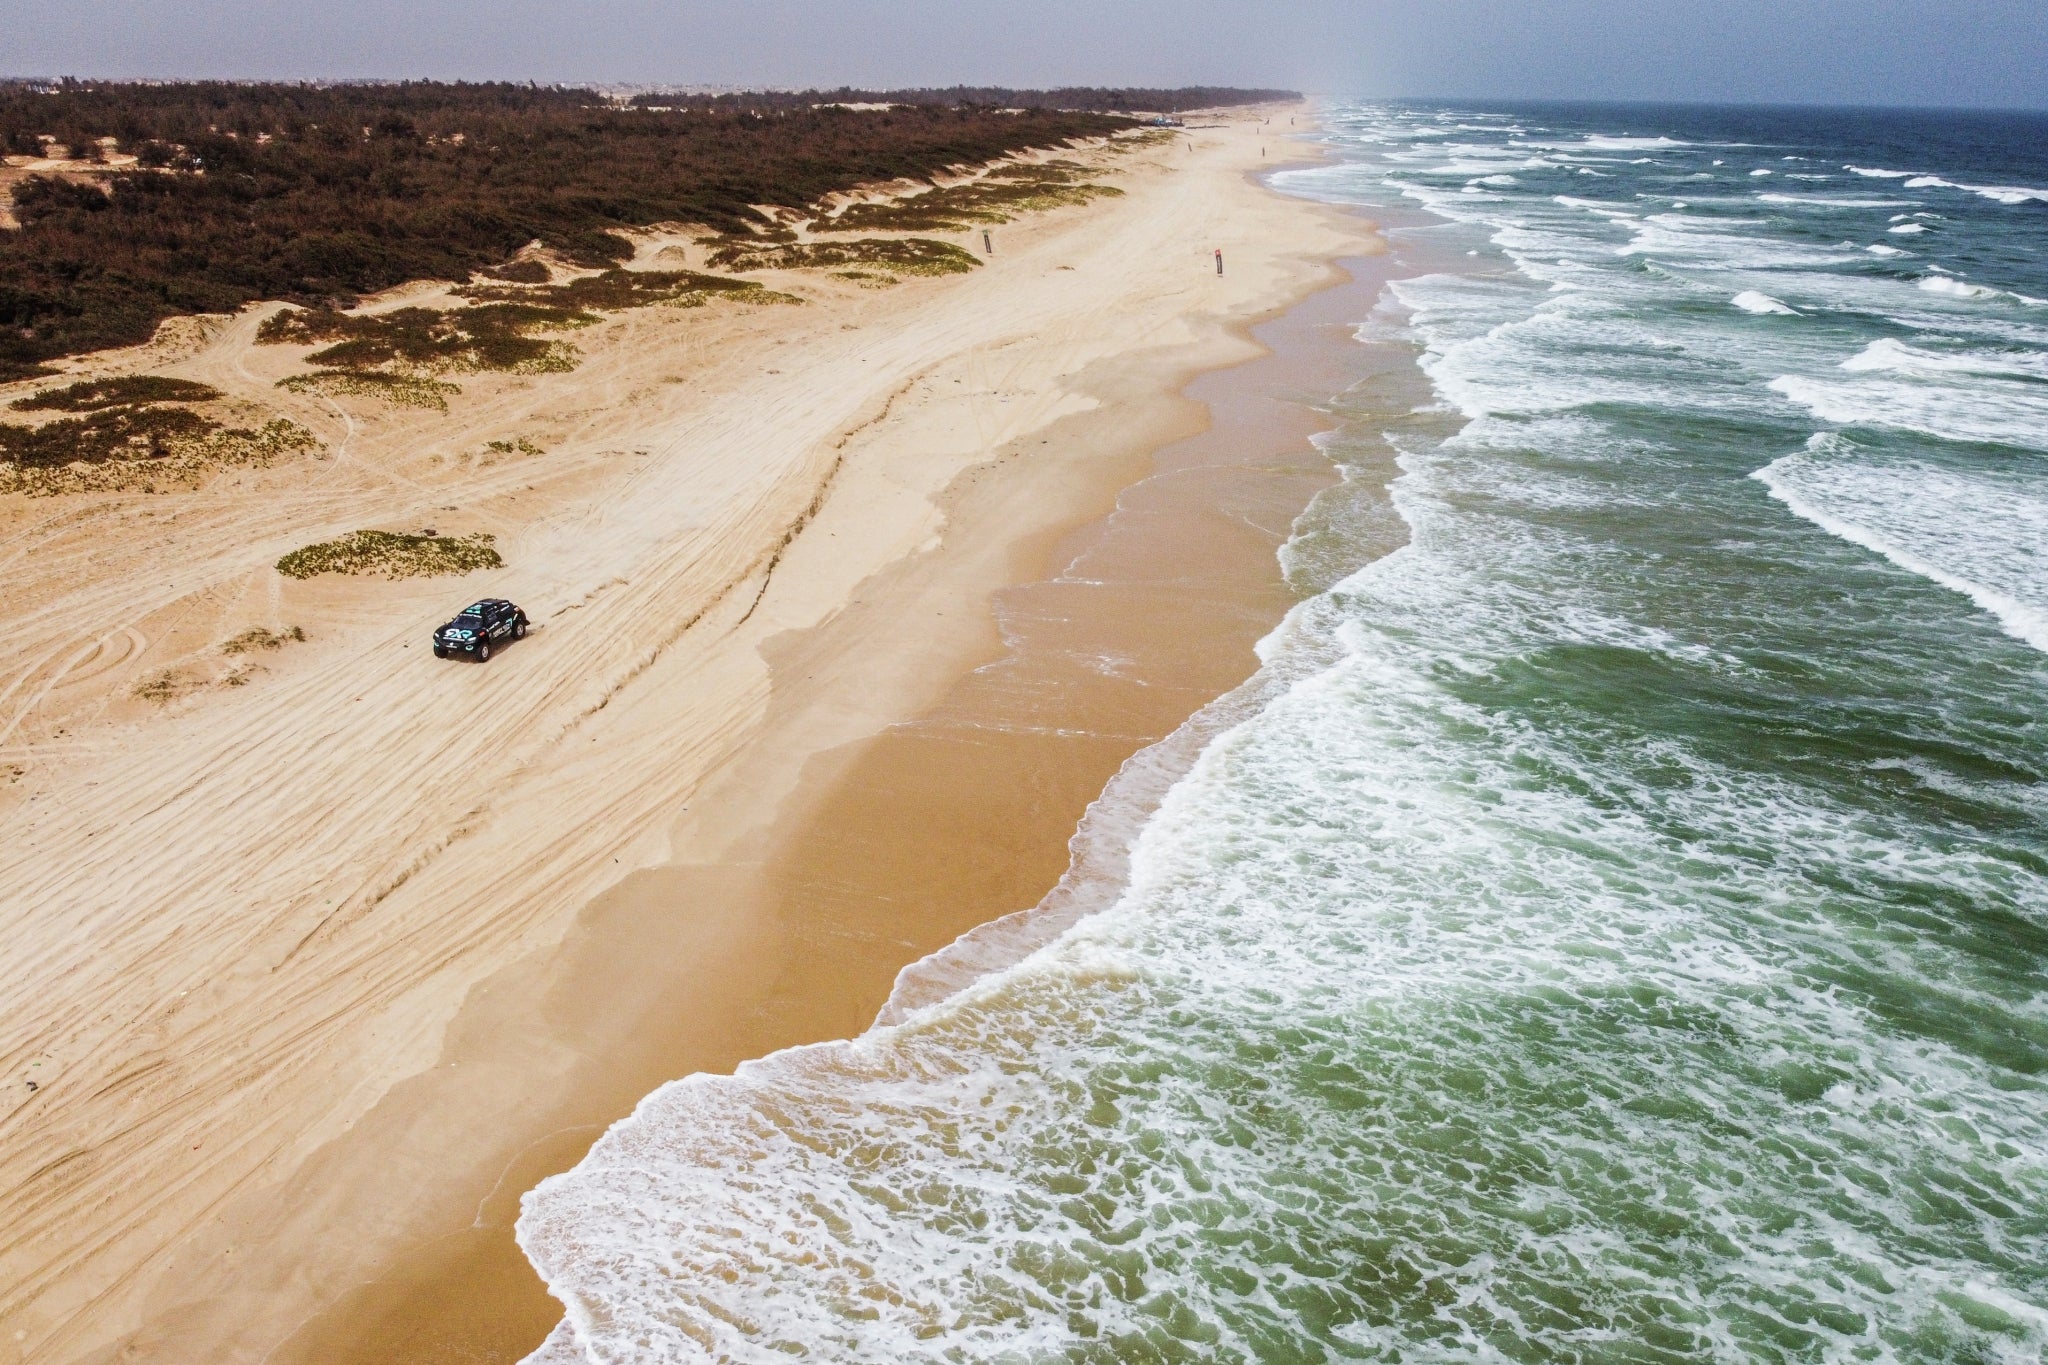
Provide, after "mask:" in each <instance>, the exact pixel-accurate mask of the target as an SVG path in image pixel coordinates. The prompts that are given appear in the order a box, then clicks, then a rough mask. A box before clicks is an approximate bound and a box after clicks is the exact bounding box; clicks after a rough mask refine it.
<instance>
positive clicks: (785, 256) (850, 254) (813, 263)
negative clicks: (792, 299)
mask: <svg viewBox="0 0 2048 1365" xmlns="http://www.w3.org/2000/svg"><path fill="white" fill-rule="evenodd" d="M711 264H713V265H715V266H719V267H721V268H723V269H727V270H802V269H810V268H815V267H829V266H860V265H875V266H882V267H884V268H885V269H888V270H893V271H895V272H896V273H898V274H900V275H964V274H966V273H967V272H968V271H970V270H972V269H974V268H975V267H976V266H978V265H980V264H981V262H980V261H977V260H975V259H974V254H973V253H972V252H969V251H963V250H961V249H960V248H959V247H957V246H954V245H953V244H952V243H951V242H934V241H932V240H930V239H929V238H924V237H863V238H860V239H859V240H857V241H851V242H745V241H738V242H725V243H722V244H721V245H719V246H716V247H713V248H712V250H711Z"/></svg>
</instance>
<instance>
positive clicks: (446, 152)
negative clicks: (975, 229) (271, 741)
mask: <svg viewBox="0 0 2048 1365" xmlns="http://www.w3.org/2000/svg"><path fill="white" fill-rule="evenodd" d="M843 93H849V94H850V93H851V92H843ZM823 98H836V97H817V96H811V97H806V96H775V97H766V96H764V97H760V98H758V99H754V100H751V101H750V102H733V101H730V100H726V99H697V100H685V99H683V98H682V97H675V98H674V99H673V100H672V101H671V103H674V104H677V105H679V106H681V107H679V108H677V109H676V110H675V111H674V112H669V113H656V112H652V111H650V110H648V109H644V108H643V109H625V108H618V107H613V106H608V105H606V104H605V103H604V101H603V100H602V99H601V98H600V97H599V96H598V95H596V94H594V93H593V92H590V91H583V90H563V89H539V88H534V87H527V86H514V85H442V84H434V83H408V84H404V85H389V86H334V87H316V86H303V85H296V86H295V85H232V84H226V83H200V84H184V85H100V86H86V85H81V84H76V83H70V82H67V83H65V84H63V85H62V86H59V87H56V88H54V89H43V88H38V87H33V86H30V85H26V84H11V85H0V142H4V143H5V144H6V145H7V146H9V147H15V146H27V145H29V144H32V143H34V141H35V139H36V138H37V137H38V135H49V136H53V137H55V138H56V139H57V140H58V141H60V142H63V143H65V144H66V145H71V146H80V145H83V144H85V143H86V142H89V141H92V140H94V139H98V138H103V137H112V138H114V139H115V140H116V142H117V144H118V148H119V150H120V152H122V153H124V154H125V153H133V154H134V155H136V156H137V157H139V158H140V160H141V161H142V163H143V164H144V166H145V167H154V168H156V169H139V170H125V171H117V172H114V173H112V174H110V175H108V176H107V177H106V179H105V185H104V188H102V187H100V186H98V185H93V184H82V183H78V182H76V181H72V180H64V179H58V178H54V177H30V178H28V179H26V180H24V181H23V182H22V183H21V184H20V185H19V186H18V187H17V189H16V191H15V213H16V216H17V217H18V218H19V219H20V221H21V223H22V228H21V230H20V231H18V232H5V233H0V381H4V380H7V379H18V378H22V377H26V376H29V375H32V374H35V373H38V372H39V365H40V362H42V361H45V360H49V359H53V358H55V357H59V356H66V355H74V354H77V353H80V352H84V351H91V350H97V349H100V348H103V347H110V346H126V345H133V344H136V343H139V342H142V341H146V340H148V339H149V337H150V336H151V335H152V334H153V332H154V330H155V327H156V325H157V323H158V322H160V321H161V320H163V319H164V318H166V317H170V316H173V315H177V314H182V313H201V312H226V311H231V310H233V309H236V308H239V307H241V306H242V305H244V304H247V303H250V302H253V301H256V300H259V299H285V300H289V301H292V302H296V303H301V304H305V305H308V306H327V307H333V306H335V305H345V304H347V303H348V302H349V301H351V300H353V299H354V298H356V297H357V296H359V295H361V294H365V293H369V292H372V291H376V290H381V289H386V288H389V287H391V286H394V285H397V284H401V283H404V282H406V281H408V280H416V279H458V280H459V279H465V278H468V277H469V276H471V275H472V274H473V273H475V272H477V271H480V270H485V269H492V268H495V269H497V270H498V271H499V272H500V278H511V279H522V278H524V279H534V278H535V272H534V268H533V264H532V263H528V264H526V265H514V264H508V263H509V262H510V260H511V258H512V257H513V256H514V254H515V253H517V252H518V251H519V250H520V249H521V248H522V247H524V246H526V245H527V244H528V243H530V242H533V241H536V240H538V241H540V242H543V243H545V244H546V245H547V246H548V247H550V248H552V249H553V250H554V251H556V252H557V253H559V254H560V255H561V256H563V257H564V258H566V259H569V260H573V261H579V262H582V263H585V264H586V265H603V264H607V263H610V262H613V261H617V260H620V259H623V258H624V257H625V255H626V254H627V250H628V248H627V245H626V243H625V242H624V240H623V239H621V238H620V237H619V236H617V235H616V230H617V229H621V228H633V227H643V226H648V225H651V224H655V223H663V222H687V223H699V224H703V225H705V226H708V227H710V228H712V229H714V230H715V231H718V232H721V233H745V232H749V231H751V230H753V229H755V228H758V227H761V226H763V225H764V219H763V216H762V214H761V213H760V212H759V211H758V210H757V209H756V208H754V207H753V206H754V205H777V206H784V207H787V208H790V209H800V208H802V207H803V206H804V205H807V204H811V203H814V202H816V201H817V200H818V199H820V198H822V197H823V196H825V195H827V194H830V193H833V192H835V191H843V190H847V189H851V188H853V187H854V186H856V185H859V184H862V183H872V182H874V181H878V180H893V179H898V178H902V177H905V176H909V177H916V178H920V179H925V178H929V177H931V176H932V175H934V174H938V173H941V172H943V171H944V170H945V169H946V168H948V167H955V166H965V165H978V164H981V163H984V162H988V161H992V160H995V159H998V158H1001V157H1003V156H1007V155H1009V154H1012V153H1015V152H1020V151H1025V150H1029V149H1035V148H1050V147H1057V146H1060V145H1062V144H1063V143H1065V142H1067V141H1068V140H1069V139H1073V138H1081V137H1091V136H1102V135H1105V134H1108V133H1112V132H1115V131H1117V130H1118V129H1120V128H1123V127H1127V126H1128V124H1127V123H1126V122H1124V121H1123V120H1119V119H1115V118H1112V117H1108V116H1106V115H1104V114H1100V113H1092V112H1066V111H1062V110H1058V109H1054V108H1050V107H1040V108H1033V109H1030V110H1028V111H1027V112H1025V113H1022V114H1014V113H1002V112H998V111H996V110H995V109H992V108H988V107H983V106H979V105H975V104H962V103H959V102H958V101H957V99H954V98H952V97H947V99H945V100H943V101H940V100H922V101H920V102H916V103H911V104H908V105H905V106H902V107H897V108H892V109H889V110H886V111H865V112H863V111H855V110H851V109H846V108H840V107H833V106H829V105H821V104H820V103H819V101H820V100H821V99H823ZM1006 102H1008V103H1012V104H1013V105H1014V103H1015V102H1014V101H1008V100H1006ZM508 270H509V271H512V272H516V273H514V274H510V275H507V274H506V273H505V272H506V271H508ZM536 282H537V281H536ZM514 349H516V348H514Z"/></svg>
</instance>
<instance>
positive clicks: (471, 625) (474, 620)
mask: <svg viewBox="0 0 2048 1365" xmlns="http://www.w3.org/2000/svg"><path fill="white" fill-rule="evenodd" d="M449 624H450V625H452V626H455V627H456V628H457V629H459V630H482V629H483V625H484V614H483V612H482V611H481V610H480V609H478V608H476V607H471V608H470V609H469V610H468V611H465V612H463V613H462V614H461V615H460V616H457V617H456V618H455V619H454V620H453V621H451V622H449Z"/></svg>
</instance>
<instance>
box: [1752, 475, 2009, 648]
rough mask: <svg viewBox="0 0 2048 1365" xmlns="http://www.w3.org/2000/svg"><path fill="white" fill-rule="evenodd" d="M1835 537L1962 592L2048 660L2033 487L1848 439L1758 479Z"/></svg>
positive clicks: (2007, 630) (2003, 628) (1779, 499)
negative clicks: (1904, 458) (1893, 456)
mask: <svg viewBox="0 0 2048 1365" xmlns="http://www.w3.org/2000/svg"><path fill="white" fill-rule="evenodd" d="M1752 477H1753V478H1755V479H1757V480H1758V481H1759V482H1761V483H1762V484H1763V485H1764V486H1765V487H1767V488H1769V489H1770V490H1771V496H1772V497H1774V498H1776V499H1778V501H1780V502H1782V503H1784V504H1785V506H1786V507H1788V508H1789V509H1791V510H1792V511H1793V512H1794V513H1796V514H1798V515H1799V516H1801V517H1804V518H1805V519H1806V520H1808V521H1810V522H1812V523H1813V524H1814V525H1816V526H1818V527H1820V528H1821V529H1822V530H1824V531H1826V532H1828V533H1829V534H1830V535H1834V536H1839V537H1840V538H1842V539H1843V540H1847V541H1850V542H1852V543H1854V544H1857V545H1861V546H1862V547H1863V548H1864V549H1866V550H1871V551H1874V552H1876V553H1877V554H1880V555H1882V556H1884V557H1885V558H1886V559H1888V560H1890V561H1891V562H1892V563H1894V564H1896V565H1898V566H1899V567H1900V568H1902V569H1905V570H1906V571H1908V572H1909V573H1915V574H1919V575H1920V576H1921V577H1923V578H1927V579H1930V580H1932V581H1933V582H1936V583H1939V584H1940V585H1941V586H1943V587H1944V588H1948V589H1950V590H1951V591H1954V592H1958V593H1961V594H1962V595H1963V596H1965V597H1967V598H1968V599H1969V600H1970V601H1971V602H1973V603H1975V604H1976V605H1977V606H1978V607H1980V608H1982V609H1983V610H1984V611H1986V612H1989V613H1990V614H1991V615H1992V616H1993V617H1994V618H1995V619H1996V620H1997V621H1998V624H1999V628H2000V629H2002V630H2003V631H2005V633H2006V634H2008V635H2010V636H2012V637H2013V638H2014V639H2016V640H2023V641H2025V642H2026V643H2027V644H2029V645H2032V646H2033V647H2034V648H2035V649H2038V650H2043V651H2048V497H2044V496H2042V490H2041V489H2040V488H2039V487H2038V485H2036V486H2031V487H2030V486H2029V484H2028V482H2027V481H2025V480H2014V479H1995V478H1991V477H1988V476H1985V475H1970V474H1961V473H1957V472H1954V471H1949V470H1943V469H1937V468H1934V467H1931V466H1928V465H1925V464H1921V463H1917V462H1907V463H1896V462H1893V463H1885V462H1881V461H1880V460H1879V459H1878V458H1876V457H1873V456H1868V455H1864V454H1862V453H1860V452H1857V451H1856V449H1855V448H1854V447H1853V446H1851V445H1849V443H1847V442H1845V441H1842V440H1840V438H1838V437H1832V436H1828V435H1821V436H1816V437H1815V438H1814V439H1813V441H1812V442H1810V443H1809V445H1808V448H1807V450H1806V451H1805V452H1803V453H1801V454H1798V455H1787V456H1784V457H1783V458H1781V459H1777V460H1774V461H1772V462H1771V463H1770V464H1768V465H1766V466H1764V467H1763V468H1762V469H1759V470H1757V471H1756V473H1755V474H1754V475H1753V476H1752Z"/></svg>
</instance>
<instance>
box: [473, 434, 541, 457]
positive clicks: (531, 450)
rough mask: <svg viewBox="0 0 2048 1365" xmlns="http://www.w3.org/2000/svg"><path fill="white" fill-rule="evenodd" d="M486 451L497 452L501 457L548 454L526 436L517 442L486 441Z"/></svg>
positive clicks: (516, 440) (519, 438)
mask: <svg viewBox="0 0 2048 1365" xmlns="http://www.w3.org/2000/svg"><path fill="white" fill-rule="evenodd" d="M484 449H485V450H490V451H495V452H496V453H498V454H500V455H545V454H547V452H546V451H545V450H542V449H541V448H540V447H539V446H537V445H535V444H534V443H533V442H531V441H529V440H527V439H526V438H525V437H524V436H521V437H518V438H517V439H515V440H510V441H485V442H484Z"/></svg>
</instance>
